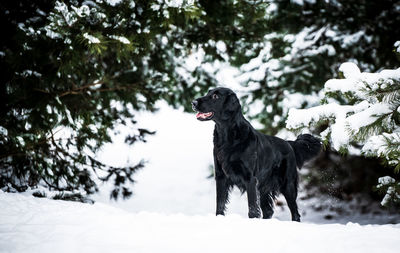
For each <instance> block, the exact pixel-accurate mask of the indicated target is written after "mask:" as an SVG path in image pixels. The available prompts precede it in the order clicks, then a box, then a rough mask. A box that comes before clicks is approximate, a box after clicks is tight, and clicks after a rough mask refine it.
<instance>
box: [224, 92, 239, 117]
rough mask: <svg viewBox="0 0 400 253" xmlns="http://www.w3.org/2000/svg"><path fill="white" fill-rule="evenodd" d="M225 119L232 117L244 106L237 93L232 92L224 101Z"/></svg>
mask: <svg viewBox="0 0 400 253" xmlns="http://www.w3.org/2000/svg"><path fill="white" fill-rule="evenodd" d="M223 110H224V113H223V114H224V115H223V117H224V119H230V118H232V116H234V115H236V114H237V113H240V112H241V111H242V108H241V106H240V102H239V99H238V98H237V96H236V94H235V93H231V94H229V95H228V96H227V98H226V99H225V102H224V109H223Z"/></svg>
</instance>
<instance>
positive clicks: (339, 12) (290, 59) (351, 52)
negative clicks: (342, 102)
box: [238, 0, 400, 134]
mask: <svg viewBox="0 0 400 253" xmlns="http://www.w3.org/2000/svg"><path fill="white" fill-rule="evenodd" d="M266 22H267V23H268V28H269V31H268V32H267V34H266V36H265V41H264V44H263V47H264V50H261V51H260V53H258V54H256V55H255V56H254V55H252V54H251V53H248V55H249V56H252V57H250V59H251V60H248V62H247V63H245V62H240V64H242V63H245V64H244V65H243V66H241V70H242V72H243V74H242V75H241V76H239V77H238V80H239V81H240V82H242V83H243V84H244V85H246V86H248V87H249V88H250V89H251V92H250V94H248V95H247V96H245V97H244V100H245V101H246V104H251V103H254V102H257V101H258V102H259V101H262V104H264V108H263V110H259V111H262V112H263V113H257V114H256V115H252V118H255V119H257V120H258V121H260V122H261V123H262V124H263V125H264V127H265V129H264V130H265V131H266V132H268V133H272V134H273V133H276V132H277V131H278V130H280V129H282V128H283V127H284V126H285V120H286V117H287V112H288V109H289V108H288V107H291V106H297V107H302V108H305V107H309V106H312V105H313V104H315V102H316V100H315V99H314V98H313V97H315V96H317V93H318V92H319V91H320V90H321V89H322V88H323V87H322V84H323V83H324V82H325V80H328V79H329V78H332V77H337V72H336V69H337V68H338V67H339V65H340V64H341V63H342V62H346V61H352V62H355V63H356V64H357V65H359V66H360V67H361V68H362V69H364V70H366V71H371V72H375V71H378V70H379V69H381V68H394V67H396V66H398V63H399V61H398V59H397V58H396V56H395V55H394V54H393V52H392V49H393V44H394V43H395V41H396V40H398V38H400V30H399V29H398V27H400V1H395V0H373V1H370V0H361V1H360V0H335V1H327V0H297V1H293V0H279V1H271V5H270V6H269V7H268V18H267V19H266ZM299 94H300V95H301V96H302V98H301V99H298V98H299V96H298V95H299ZM303 95H310V96H303ZM287 100H289V102H290V103H288V102H287ZM293 100H296V101H293Z"/></svg>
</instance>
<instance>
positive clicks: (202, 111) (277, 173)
mask: <svg viewBox="0 0 400 253" xmlns="http://www.w3.org/2000/svg"><path fill="white" fill-rule="evenodd" d="M192 106H193V109H194V110H195V111H197V112H198V113H197V115H196V117H197V119H198V120H201V121H206V120H213V121H214V122H215V129H214V167H215V179H216V184H217V211H216V214H217V215H218V214H221V215H224V213H225V206H226V203H227V201H228V195H229V191H230V190H231V189H232V187H233V186H234V185H236V186H237V187H239V189H240V190H241V191H242V192H246V191H247V198H248V206H249V217H250V218H259V217H261V210H262V214H263V218H265V219H268V218H271V217H272V214H273V212H274V211H273V205H274V199H275V197H276V196H277V195H278V194H279V193H282V194H283V195H284V196H285V198H286V201H287V204H288V206H289V208H290V212H291V214H292V220H294V221H300V214H299V212H298V209H297V203H296V198H297V187H298V175H297V169H296V167H297V168H299V169H300V168H301V167H302V166H303V163H304V162H305V161H307V160H309V159H311V158H313V157H314V156H316V155H317V154H318V153H319V152H320V150H321V142H320V140H319V139H318V138H315V137H313V136H311V135H309V134H303V135H300V136H298V138H297V140H296V141H285V140H282V139H280V138H278V137H274V136H268V135H264V134H262V133H260V132H257V131H256V130H255V129H254V128H253V127H252V126H251V125H250V123H249V122H248V121H247V120H246V119H245V118H244V117H243V114H242V110H241V106H240V103H239V100H238V98H237V96H236V94H235V93H234V92H233V91H232V90H230V89H227V88H217V89H213V90H210V91H209V92H208V93H207V95H206V96H204V97H201V98H198V99H196V100H194V101H193V102H192ZM260 208H261V210H260Z"/></svg>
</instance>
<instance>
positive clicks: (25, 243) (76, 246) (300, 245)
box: [0, 192, 400, 253]
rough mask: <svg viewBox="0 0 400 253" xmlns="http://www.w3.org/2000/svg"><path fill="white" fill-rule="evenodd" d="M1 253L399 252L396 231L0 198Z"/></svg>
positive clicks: (395, 227) (8, 195)
mask: <svg viewBox="0 0 400 253" xmlns="http://www.w3.org/2000/svg"><path fill="white" fill-rule="evenodd" d="M0 202H1V203H2V208H1V209H0V217H1V220H0V252H2V253H8V252H29V253H35V252H40V253H45V252H58V253H62V252H68V253H70V252H85V253H90V252H95V253H101V252H119V253H121V252H135V253H141V252H151V253H153V252H173V253H176V252H201V253H204V252H232V253H234V252H241V253H242V252H257V251H261V252H282V253H283V252H298V253H301V252H307V253H308V252H340V253H343V252H363V253H365V252H380V253H384V252H398V245H399V242H400V225H380V226H378V225H374V226H373V225H367V226H361V225H358V224H353V223H348V224H346V225H339V224H331V225H316V224H309V223H296V222H289V221H279V220H276V219H272V220H255V219H251V220H250V219H246V218H243V217H240V216H238V215H228V216H226V217H222V216H218V217H215V216H214V215H202V216H200V215H197V216H190V215H183V214H173V215H165V214H160V213H149V212H139V213H131V212H127V211H124V210H122V209H118V208H115V207H111V206H109V205H105V204H102V203H95V204H94V205H90V204H82V203H72V202H66V201H59V200H57V201H56V200H49V199H38V198H34V197H32V196H24V195H21V194H15V193H3V192H0Z"/></svg>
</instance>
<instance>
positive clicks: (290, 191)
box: [282, 179, 300, 222]
mask: <svg viewBox="0 0 400 253" xmlns="http://www.w3.org/2000/svg"><path fill="white" fill-rule="evenodd" d="M282 194H283V196H285V199H286V203H287V204H288V206H289V209H290V213H291V214H292V221H299V222H300V214H299V211H298V207H297V203H296V199H297V179H296V180H295V181H289V182H288V183H287V184H286V185H285V186H284V187H283V189H282Z"/></svg>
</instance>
